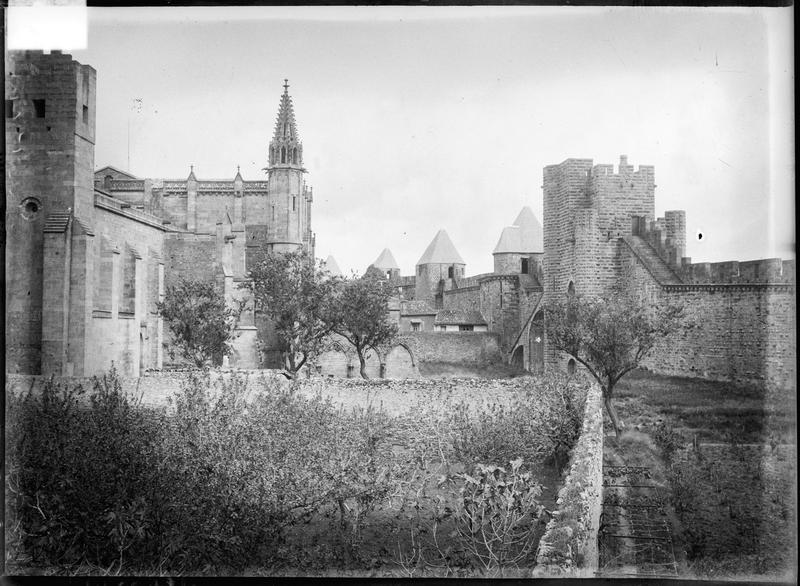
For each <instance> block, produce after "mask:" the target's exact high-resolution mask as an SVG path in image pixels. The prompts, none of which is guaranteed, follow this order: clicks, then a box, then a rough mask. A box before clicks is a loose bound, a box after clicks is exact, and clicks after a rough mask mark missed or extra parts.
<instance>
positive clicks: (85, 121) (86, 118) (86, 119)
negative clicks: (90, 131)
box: [83, 104, 89, 124]
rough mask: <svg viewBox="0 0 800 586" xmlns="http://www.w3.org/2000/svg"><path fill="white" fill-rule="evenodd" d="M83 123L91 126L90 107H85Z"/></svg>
mask: <svg viewBox="0 0 800 586" xmlns="http://www.w3.org/2000/svg"><path fill="white" fill-rule="evenodd" d="M83 123H84V124H89V106H87V105H85V104H84V106H83Z"/></svg>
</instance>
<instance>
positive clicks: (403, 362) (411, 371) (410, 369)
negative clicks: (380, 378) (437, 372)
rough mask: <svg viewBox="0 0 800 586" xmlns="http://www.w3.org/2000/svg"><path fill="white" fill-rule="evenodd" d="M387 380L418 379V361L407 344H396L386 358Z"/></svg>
mask: <svg viewBox="0 0 800 586" xmlns="http://www.w3.org/2000/svg"><path fill="white" fill-rule="evenodd" d="M384 360H385V364H386V373H385V378H394V379H404V378H416V377H417V361H416V360H415V358H414V353H413V352H412V351H411V348H409V347H408V345H407V344H404V343H403V342H400V343H398V344H395V345H394V346H393V347H392V349H391V350H389V352H387V353H386V357H385V359H384Z"/></svg>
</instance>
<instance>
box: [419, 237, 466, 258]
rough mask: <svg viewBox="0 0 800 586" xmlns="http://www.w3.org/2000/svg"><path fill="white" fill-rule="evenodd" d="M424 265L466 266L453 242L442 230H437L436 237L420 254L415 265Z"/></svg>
mask: <svg viewBox="0 0 800 586" xmlns="http://www.w3.org/2000/svg"><path fill="white" fill-rule="evenodd" d="M426 264H461V265H463V264H466V263H464V259H462V258H461V255H460V254H458V251H457V250H456V247H455V246H453V241H452V240H450V237H449V236H448V235H447V232H445V231H444V230H439V231H438V232H437V233H436V236H434V237H433V240H432V241H431V243H430V244H429V245H428V248H426V249H425V252H423V253H422V256H421V257H420V259H419V260H418V261H417V265H426Z"/></svg>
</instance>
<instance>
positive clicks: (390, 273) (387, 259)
mask: <svg viewBox="0 0 800 586" xmlns="http://www.w3.org/2000/svg"><path fill="white" fill-rule="evenodd" d="M370 266H371V267H375V268H376V269H378V270H379V271H380V272H381V273H383V274H384V275H385V276H386V278H387V279H398V278H400V266H399V265H398V264H397V261H396V260H395V259H394V255H393V254H392V251H391V250H389V249H388V248H384V249H383V252H381V253H380V255H379V256H378V258H376V259H375V262H373V263H372V264H371V265H370Z"/></svg>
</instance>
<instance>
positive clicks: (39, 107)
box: [33, 100, 45, 118]
mask: <svg viewBox="0 0 800 586" xmlns="http://www.w3.org/2000/svg"><path fill="white" fill-rule="evenodd" d="M33 109H34V110H35V111H36V117H37V118H44V115H45V104H44V100H33Z"/></svg>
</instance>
